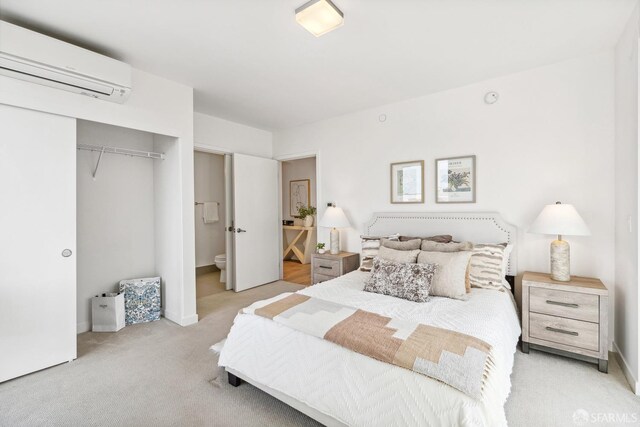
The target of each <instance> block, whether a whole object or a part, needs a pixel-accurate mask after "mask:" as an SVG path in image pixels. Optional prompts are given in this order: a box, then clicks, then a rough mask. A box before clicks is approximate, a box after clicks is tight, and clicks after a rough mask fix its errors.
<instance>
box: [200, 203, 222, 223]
mask: <svg viewBox="0 0 640 427" xmlns="http://www.w3.org/2000/svg"><path fill="white" fill-rule="evenodd" d="M202 220H203V221H204V223H205V224H211V223H213V222H218V221H219V220H220V215H219V214H218V202H205V203H204V206H203V207H202Z"/></svg>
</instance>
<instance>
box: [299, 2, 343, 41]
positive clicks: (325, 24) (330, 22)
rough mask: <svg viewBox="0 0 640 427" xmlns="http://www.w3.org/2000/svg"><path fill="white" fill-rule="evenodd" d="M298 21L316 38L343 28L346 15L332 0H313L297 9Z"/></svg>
mask: <svg viewBox="0 0 640 427" xmlns="http://www.w3.org/2000/svg"><path fill="white" fill-rule="evenodd" d="M296 21H297V22H298V24H300V25H302V26H303V27H304V28H305V29H306V30H307V31H309V32H310V33H311V34H313V35H314V36H316V37H320V36H321V35H323V34H327V33H328V32H329V31H331V30H335V29H336V28H338V27H342V24H344V14H343V13H342V12H341V11H340V9H338V8H337V7H336V5H335V4H333V3H331V1H330V0H311V1H309V2H307V3H305V4H303V5H302V6H300V7H299V8H297V9H296Z"/></svg>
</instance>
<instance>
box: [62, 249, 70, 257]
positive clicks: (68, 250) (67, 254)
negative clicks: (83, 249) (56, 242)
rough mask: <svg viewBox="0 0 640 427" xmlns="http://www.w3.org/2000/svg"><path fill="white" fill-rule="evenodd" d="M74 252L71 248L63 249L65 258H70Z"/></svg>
mask: <svg viewBox="0 0 640 427" xmlns="http://www.w3.org/2000/svg"><path fill="white" fill-rule="evenodd" d="M72 253H73V252H71V249H65V250H63V251H62V256H63V257H65V258H69V257H70V256H71V254H72Z"/></svg>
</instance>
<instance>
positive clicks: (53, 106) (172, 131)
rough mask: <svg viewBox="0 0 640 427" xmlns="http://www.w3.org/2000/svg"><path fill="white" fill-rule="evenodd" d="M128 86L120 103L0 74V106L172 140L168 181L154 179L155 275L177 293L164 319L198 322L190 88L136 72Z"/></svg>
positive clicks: (184, 322) (167, 308)
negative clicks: (158, 228) (159, 201)
mask: <svg viewBox="0 0 640 427" xmlns="http://www.w3.org/2000/svg"><path fill="white" fill-rule="evenodd" d="M132 84H133V91H132V94H131V97H130V98H129V99H128V100H127V102H126V103H125V104H122V105H120V104H115V103H112V102H106V101H100V100H95V99H92V98H89V97H86V96H82V95H78V94H74V93H70V92H64V91H61V90H58V89H54V88H49V87H45V86H40V85H36V84H33V83H27V82H23V81H20V80H15V79H11V78H8V77H2V76H0V104H6V105H14V106H18V107H22V108H27V109H32V110H37V111H44V112H48V113H52V114H58V115H62V116H68V117H75V118H79V119H84V120H90V121H94V122H100V123H106V124H112V125H116V126H122V127H126V128H131V129H137V130H142V131H147V132H152V133H156V134H160V135H168V136H171V137H173V138H172V141H173V142H174V145H175V149H173V150H172V152H171V155H170V157H169V158H168V161H167V160H165V161H164V162H163V165H164V167H163V169H164V170H165V172H166V173H167V174H172V177H173V179H172V180H162V181H159V180H158V179H156V180H155V182H156V184H157V185H164V186H166V191H164V190H163V189H160V190H159V194H160V193H166V194H167V195H169V194H170V195H171V198H172V200H166V207H167V209H166V210H164V211H163V212H162V214H163V215H164V217H165V218H164V219H163V221H164V223H165V224H166V227H165V228H164V230H163V231H164V232H163V233H162V234H160V235H158V238H157V239H156V248H160V249H161V250H162V251H165V252H166V253H162V254H160V255H161V257H158V254H156V259H160V260H166V262H164V264H163V265H162V266H161V267H162V271H160V270H159V271H158V273H160V274H162V275H163V277H164V278H165V286H166V287H168V288H169V289H167V291H170V292H171V294H172V295H173V294H174V293H175V294H176V297H175V298H171V299H167V300H166V301H165V303H166V305H165V316H166V317H167V318H168V319H170V320H172V321H174V322H176V323H178V324H181V325H188V324H191V323H195V322H197V320H198V317H197V314H196V300H195V271H194V266H195V241H194V232H193V230H194V223H193V90H192V88H190V87H187V86H184V85H181V84H178V83H175V82H171V81H169V80H166V79H163V78H161V77H157V76H154V75H152V74H148V73H145V72H143V71H140V70H135V69H134V70H133V75H132ZM169 165H171V169H172V170H171V171H169V170H168V169H169ZM159 182H161V183H162V184H158V183H159ZM167 197H168V196H167ZM156 220H158V217H156ZM158 239H159V240H160V241H159V240H158ZM159 262H161V261H159Z"/></svg>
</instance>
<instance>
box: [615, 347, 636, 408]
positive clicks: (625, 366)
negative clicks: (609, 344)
mask: <svg viewBox="0 0 640 427" xmlns="http://www.w3.org/2000/svg"><path fill="white" fill-rule="evenodd" d="M613 350H614V351H615V354H616V358H617V359H618V363H619V364H620V367H621V368H622V372H623V373H624V376H625V377H626V378H627V382H628V383H629V386H631V391H633V392H634V393H635V394H636V395H638V396H640V383H638V380H637V379H636V378H635V377H634V376H633V372H631V368H629V364H628V363H627V361H626V359H625V358H624V356H623V355H622V352H621V351H620V349H619V348H618V344H616V343H615V341H614V343H613Z"/></svg>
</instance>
